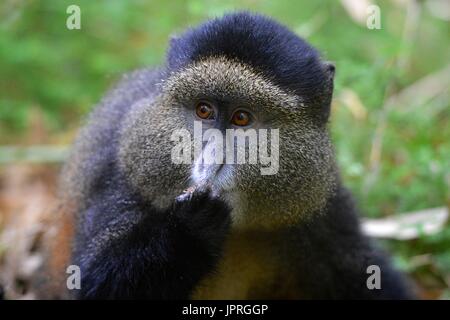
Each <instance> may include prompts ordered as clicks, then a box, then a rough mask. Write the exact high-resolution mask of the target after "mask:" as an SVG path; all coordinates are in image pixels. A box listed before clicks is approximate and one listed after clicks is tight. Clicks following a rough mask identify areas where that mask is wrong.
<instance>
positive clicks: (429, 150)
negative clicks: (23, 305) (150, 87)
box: [0, 0, 450, 298]
mask: <svg viewBox="0 0 450 320" xmlns="http://www.w3.org/2000/svg"><path fill="white" fill-rule="evenodd" d="M372 2H373V3H375V4H377V5H379V6H380V8H381V27H382V28H381V29H380V30H376V29H375V30H369V29H368V28H367V27H366V18H367V13H366V11H365V9H366V7H367V5H368V4H370V3H372ZM71 4H77V5H78V6H79V7H80V8H81V30H68V29H67V28H66V19H67V17H68V14H67V13H66V9H67V7H68V6H69V5H71ZM361 6H362V10H361ZM234 9H248V10H252V11H257V12H260V13H264V14H267V15H269V16H272V17H274V18H276V19H277V20H279V21H281V22H283V23H284V24H286V25H288V26H289V27H290V28H292V29H293V30H294V31H295V32H297V33H298V34H299V35H300V36H302V37H304V38H306V39H307V40H308V41H309V42H311V43H312V44H313V45H314V46H315V47H317V48H318V49H319V50H320V51H321V52H322V53H323V56H324V58H325V59H327V60H331V61H333V62H335V64H336V68H337V74H336V90H335V96H334V101H333V112H332V120H331V125H330V128H331V131H332V136H333V140H334V142H335V145H336V149H337V155H338V160H339V163H340V165H341V168H342V174H343V176H344V181H345V182H346V184H347V185H348V186H349V187H350V188H351V189H352V191H353V192H354V194H355V195H356V198H357V200H358V202H359V205H360V207H361V208H362V209H363V210H362V211H363V212H362V214H363V215H364V216H366V217H368V218H383V217H395V216H397V215H399V214H401V213H404V212H411V211H417V210H421V209H428V208H433V207H448V205H449V203H450V201H449V185H450V171H449V167H450V128H449V118H450V108H449V91H448V88H449V86H450V83H449V77H450V64H449V63H450V62H449V61H450V60H449V58H450V41H449V40H450V29H449V19H450V12H449V11H450V8H449V5H448V2H447V1H445V0H443V1H439V0H428V1H414V0H395V1H394V0H391V1H369V0H365V1H363V0H360V1H358V0H356V1H351V0H350V1H345V0H343V1H332V0H330V1H325V0H316V1H291V0H281V1H280V0H278V1H258V0H239V1H226V2H225V1H217V0H209V1H208V0H186V1H181V0H176V1H162V0H158V1H151V0H136V1H89V0H84V1H73V0H70V1H66V0H62V1H44V0H43V1H32V0H29V1H21V0H4V1H2V3H1V4H0V146H3V147H0V163H2V165H1V166H0V169H1V171H0V173H1V175H0V188H1V192H3V198H2V197H1V196H0V227H1V223H2V220H1V216H2V214H3V215H4V216H7V214H8V210H9V211H10V210H11V202H14V200H11V198H10V196H11V193H8V192H9V191H8V190H7V189H8V181H10V180H8V179H9V178H8V177H10V176H11V175H12V174H11V172H13V171H12V170H17V168H18V167H17V165H18V163H24V159H22V157H21V156H23V153H21V152H17V150H16V149H14V148H11V146H36V145H38V146H39V145H45V146H48V145H52V146H67V145H69V144H70V142H71V141H72V140H73V137H74V135H75V134H76V130H77V128H79V126H80V123H81V120H82V119H83V117H84V116H85V115H86V114H87V113H88V112H89V111H90V110H91V109H92V107H93V106H94V105H95V103H97V102H98V101H99V99H100V98H101V96H102V95H103V94H104V93H105V91H106V90H107V89H108V87H110V86H111V85H112V84H113V83H114V82H115V81H116V80H117V79H118V77H119V76H120V75H121V74H122V73H123V72H126V71H129V70H132V69H135V68H139V67H143V66H149V65H157V64H160V63H162V62H163V61H164V52H165V50H166V48H167V43H168V39H169V37H170V36H171V35H172V34H176V33H179V32H182V31H183V30H184V29H185V28H186V27H188V26H191V25H194V24H197V23H199V22H201V21H204V20H205V19H208V18H211V17H215V16H218V15H222V14H223V13H224V12H228V11H231V10H234ZM30 150H31V151H29V153H30V154H31V156H30V155H28V156H27V157H28V158H27V157H25V158H27V159H28V160H29V161H30V159H31V160H33V159H34V158H33V154H34V153H33V152H34V151H33V149H30ZM43 150H44V151H42V150H41V152H43V154H44V155H43V156H38V157H35V158H37V159H38V160H37V161H38V162H52V163H53V162H60V161H61V160H62V158H63V156H64V152H59V153H56V155H55V154H52V152H53V151H51V150H53V149H52V148H50V149H49V150H50V151H46V150H47V149H43ZM57 150H59V149H57ZM63 150H65V149H63ZM36 152H37V151H36ZM25 160H26V159H25ZM34 160H36V159H34ZM25 162H26V161H25ZM48 167H49V168H51V170H52V171H57V169H58V165H56V166H55V165H54V164H52V165H49V166H48ZM39 168H40V169H39V170H42V166H39ZM20 170H22V169H20ZM21 172H22V171H21ZM27 172H28V171H27ZM44 172H45V174H48V171H47V169H46V170H44ZM28 174H29V173H28ZM25 181H29V180H26V179H25ZM43 181H45V179H44V180H43ZM45 183H47V182H45ZM48 183H52V182H48ZM25 184H26V183H25ZM19 189H20V188H19ZM26 190H27V191H26V192H28V194H24V192H25V191H24V190H19V191H17V195H20V194H22V196H21V197H20V196H19V197H18V199H17V201H20V200H22V201H23V200H24V199H23V198H24V196H28V195H31V193H33V190H32V189H31V190H30V189H26ZM51 190H53V189H51ZM5 194H6V196H5ZM8 197H9V198H8ZM2 199H3V200H5V199H8V201H9V202H8V203H9V204H8V205H5V204H3V206H2V204H1V200H2ZM12 207H13V208H15V209H14V210H19V211H20V210H21V209H18V207H17V206H16V207H14V206H12ZM3 221H4V222H3V224H4V225H5V226H6V222H5V221H6V218H3ZM382 245H383V246H386V247H388V249H389V250H390V251H391V252H393V253H394V255H395V262H396V264H397V265H398V266H399V267H401V268H402V269H403V270H406V271H407V272H409V273H410V274H411V275H412V276H413V277H414V279H415V280H416V282H417V283H418V285H419V286H420V287H421V288H423V289H425V291H424V292H425V293H424V296H427V297H432V298H449V297H450V290H449V287H450V226H449V224H448V223H447V224H446V225H444V226H443V227H442V228H441V229H440V231H439V232H437V233H435V234H433V235H425V234H423V235H420V236H418V237H416V238H415V239H411V240H404V241H400V240H383V241H382ZM6 249H7V248H6ZM6 249H3V251H5V250H6ZM0 254H1V247H0Z"/></svg>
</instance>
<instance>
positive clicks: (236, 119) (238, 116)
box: [231, 110, 252, 127]
mask: <svg viewBox="0 0 450 320" xmlns="http://www.w3.org/2000/svg"><path fill="white" fill-rule="evenodd" d="M251 121H252V115H251V114H250V113H249V112H247V111H245V110H238V111H236V112H235V113H234V114H233V117H232V118H231V122H232V123H233V124H234V125H236V126H240V127H245V126H246V125H249V124H250V122H251Z"/></svg>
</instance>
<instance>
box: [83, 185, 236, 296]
mask: <svg viewBox="0 0 450 320" xmlns="http://www.w3.org/2000/svg"><path fill="white" fill-rule="evenodd" d="M117 205H118V206H121V208H120V210H121V212H120V214H116V217H117V218H116V219H114V220H113V221H112V222H110V223H108V224H106V225H105V226H104V228H103V229H100V230H99V231H98V232H96V233H95V235H94V237H93V239H92V238H91V239H90V240H89V236H90V234H89V233H88V234H86V235H84V236H83V237H82V238H84V240H82V241H79V242H80V243H79V246H78V248H77V249H76V250H75V257H74V260H75V263H77V264H79V266H80V269H81V279H82V281H81V290H79V292H78V296H77V298H80V299H112V298H114V299H120V298H122V299H131V298H150V299H186V298H189V294H190V293H191V291H192V289H193V288H194V286H195V285H196V284H197V283H198V281H199V280H200V279H201V278H202V277H203V276H204V275H205V274H207V273H208V272H210V271H211V269H212V268H213V267H214V265H215V263H216V260H217V259H218V257H219V256H220V251H221V245H222V242H223V240H224V237H225V235H226V233H227V230H228V227H229V223H230V217H229V210H228V208H227V207H226V206H225V204H224V203H223V202H221V201H219V200H217V199H213V198H211V197H210V196H209V195H208V194H207V193H199V192H194V194H192V195H189V196H185V197H183V198H179V199H178V200H177V201H175V203H174V204H173V206H172V207H171V208H170V209H169V210H168V211H166V212H157V211H156V210H154V209H152V208H149V207H145V206H143V205H141V204H138V203H136V202H135V201H133V200H131V201H128V200H126V201H125V200H122V201H121V202H120V203H118V204H117ZM104 209H106V208H105V206H104V204H103V205H100V206H97V207H93V208H90V209H89V212H88V213H87V218H86V219H84V221H83V223H82V224H84V226H82V228H84V229H86V228H87V229H89V223H95V222H100V221H101V220H102V219H101V218H100V220H98V221H93V220H91V221H89V217H94V220H95V217H97V219H98V218H99V217H100V215H102V214H104V212H102V211H101V210H104ZM113 211H116V209H113ZM132 219H133V220H134V219H137V220H138V221H131V220H132ZM77 252H79V254H78V253H77Z"/></svg>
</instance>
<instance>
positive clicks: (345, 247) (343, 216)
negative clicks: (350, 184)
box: [291, 187, 414, 299]
mask: <svg viewBox="0 0 450 320" xmlns="http://www.w3.org/2000/svg"><path fill="white" fill-rule="evenodd" d="M294 233H295V234H293V235H292V238H291V239H292V240H291V241H292V242H293V243H296V244H297V246H298V249H297V250H295V252H297V256H296V261H297V263H296V268H297V269H296V272H297V273H298V279H299V281H300V287H301V288H307V290H306V291H307V292H308V293H309V297H310V298H313V299H413V298H414V293H413V289H412V287H410V285H409V284H408V282H407V281H406V279H405V278H404V277H403V275H402V274H401V273H400V272H397V271H396V270H395V269H394V268H393V267H392V266H391V263H390V261H389V259H388V258H387V257H386V256H385V255H384V253H383V252H381V251H380V250H378V248H376V247H375V246H374V245H373V243H372V242H371V241H370V239H368V238H367V237H366V236H365V235H363V234H362V233H361V231H360V227H359V221H358V219H357V215H356V208H355V206H354V204H353V200H352V198H351V195H350V194H349V193H348V192H347V191H346V190H345V189H344V188H342V187H341V188H340V189H339V190H338V191H337V193H336V195H335V196H334V197H333V198H332V199H331V200H330V202H329V204H328V208H327V210H326V212H325V213H323V214H322V215H321V216H319V217H317V218H316V219H314V221H312V222H311V223H309V224H307V225H304V226H302V227H300V228H299V229H298V230H296V231H295V232H294ZM371 265H375V266H378V267H379V268H380V269H379V270H380V274H379V276H380V278H379V280H380V282H379V284H380V285H381V289H377V288H372V289H369V287H368V285H367V283H368V279H369V277H371V275H372V274H373V272H370V269H369V271H368V267H369V266H371ZM371 283H373V281H372V280H370V279H369V284H371Z"/></svg>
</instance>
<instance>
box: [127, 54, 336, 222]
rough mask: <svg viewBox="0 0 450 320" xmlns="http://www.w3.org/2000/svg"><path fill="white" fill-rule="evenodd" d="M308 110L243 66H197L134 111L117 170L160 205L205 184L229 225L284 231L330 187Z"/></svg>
mask: <svg viewBox="0 0 450 320" xmlns="http://www.w3.org/2000/svg"><path fill="white" fill-rule="evenodd" d="M311 108H312V107H311V106H308V105H306V104H305V103H304V102H303V99H302V97H299V96H297V95H295V94H293V93H290V92H288V91H285V90H283V89H282V88H280V87H277V86H276V85H275V84H273V83H272V82H271V81H269V80H268V79H267V78H266V77H264V76H263V75H261V74H260V73H258V72H256V71H254V70H253V69H252V68H250V67H249V66H247V65H245V64H242V63H239V62H236V61H230V60H228V59H225V58H222V57H216V58H209V59H206V60H202V61H199V62H197V63H194V64H191V65H190V66H188V67H187V68H185V69H183V70H181V71H179V72H177V73H174V74H172V75H171V76H170V77H169V78H168V79H167V80H166V81H165V82H164V83H163V86H162V93H161V95H160V96H159V97H158V98H157V99H156V100H155V101H153V102H145V101H141V102H140V105H138V106H134V107H133V112H132V114H131V116H130V119H128V120H127V121H126V125H125V127H124V131H123V135H122V136H123V138H122V146H121V148H120V150H121V151H120V153H121V158H122V159H123V160H122V163H123V167H124V168H126V170H127V171H128V172H127V173H128V176H129V177H131V183H132V185H134V186H135V187H136V188H137V189H138V190H139V191H140V192H141V193H142V194H144V195H145V196H147V197H148V198H149V199H152V200H153V201H154V203H155V204H157V205H159V206H166V205H168V204H169V203H170V201H171V200H173V198H174V197H175V196H177V195H178V194H180V193H181V192H182V191H183V190H184V189H186V188H187V187H189V186H208V187H209V188H210V189H211V190H212V192H213V193H214V194H215V195H218V196H220V197H222V198H223V199H225V200H226V201H227V202H229V204H230V206H231V207H232V208H233V220H234V222H235V224H236V225H238V226H255V227H261V226H268V227H271V226H273V225H282V224H292V222H293V221H296V220H298V219H300V218H301V217H302V216H305V215H306V214H308V213H311V212H314V211H317V210H320V209H321V208H322V207H323V206H324V205H325V202H326V199H327V197H328V196H329V194H330V192H331V191H332V189H333V185H334V179H335V174H334V170H333V166H334V162H333V152H332V148H331V146H330V142H329V138H328V135H327V130H326V128H325V124H324V123H320V122H319V121H318V120H317V118H318V117H317V116H316V115H315V114H314V112H320V110H317V111H311ZM180 150H183V151H182V152H180ZM177 155H178V159H176V157H177ZM180 159H182V160H184V162H183V161H180ZM186 160H187V161H186ZM180 162H183V163H180Z"/></svg>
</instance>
